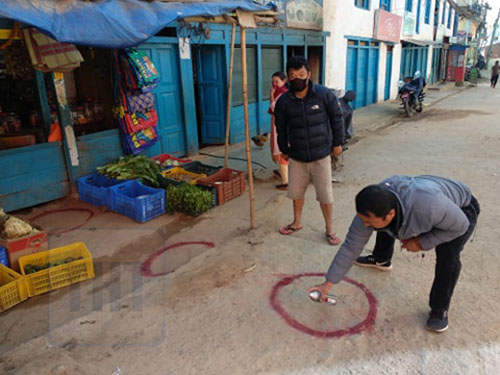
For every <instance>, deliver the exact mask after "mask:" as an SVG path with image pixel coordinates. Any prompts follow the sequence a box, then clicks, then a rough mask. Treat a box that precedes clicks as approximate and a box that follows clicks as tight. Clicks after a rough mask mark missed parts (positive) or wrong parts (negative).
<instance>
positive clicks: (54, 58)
mask: <svg viewBox="0 0 500 375" xmlns="http://www.w3.org/2000/svg"><path fill="white" fill-rule="evenodd" d="M23 33H24V40H25V42H26V46H27V47H28V51H29V54H30V57H31V62H32V64H33V68H34V69H36V70H40V71H42V72H63V73H64V72H70V71H72V70H74V69H76V68H78V67H79V66H80V63H82V62H83V57H82V55H81V54H80V52H79V51H78V49H77V48H76V47H75V46H74V45H73V44H68V43H60V42H58V41H56V40H54V39H52V38H49V37H48V36H47V35H45V34H42V33H41V32H39V31H38V30H37V29H34V28H29V29H23Z"/></svg>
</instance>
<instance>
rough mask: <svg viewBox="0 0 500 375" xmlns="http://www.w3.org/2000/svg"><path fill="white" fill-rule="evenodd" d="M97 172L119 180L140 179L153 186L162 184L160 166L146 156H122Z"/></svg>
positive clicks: (99, 168)
mask: <svg viewBox="0 0 500 375" xmlns="http://www.w3.org/2000/svg"><path fill="white" fill-rule="evenodd" d="M97 172H98V173H100V174H102V175H104V176H106V177H109V178H115V179H117V180H140V181H141V182H143V183H144V184H146V185H149V186H152V187H158V186H160V184H159V182H158V174H159V173H160V172H161V170H160V167H159V166H158V165H157V164H156V163H155V162H154V161H153V160H151V159H148V158H147V157H145V156H142V155H137V156H122V157H120V158H119V159H118V160H117V161H115V162H114V163H110V164H106V165H104V166H102V167H98V168H97Z"/></svg>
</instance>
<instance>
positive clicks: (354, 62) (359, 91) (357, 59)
mask: <svg viewBox="0 0 500 375" xmlns="http://www.w3.org/2000/svg"><path fill="white" fill-rule="evenodd" d="M378 53H379V47H378V43H377V42H367V41H358V40H349V41H348V47H347V65H346V86H345V90H346V91H348V90H354V91H356V100H355V101H354V103H353V108H360V107H364V106H366V105H370V104H372V103H375V102H376V101H377V82H378Z"/></svg>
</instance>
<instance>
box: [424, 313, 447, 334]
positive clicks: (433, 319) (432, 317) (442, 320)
mask: <svg viewBox="0 0 500 375" xmlns="http://www.w3.org/2000/svg"><path fill="white" fill-rule="evenodd" d="M426 328H427V329H428V330H429V331H432V332H437V333H441V332H444V331H446V330H447V329H448V311H446V310H444V311H431V312H430V314H429V319H428V320H427V327H426Z"/></svg>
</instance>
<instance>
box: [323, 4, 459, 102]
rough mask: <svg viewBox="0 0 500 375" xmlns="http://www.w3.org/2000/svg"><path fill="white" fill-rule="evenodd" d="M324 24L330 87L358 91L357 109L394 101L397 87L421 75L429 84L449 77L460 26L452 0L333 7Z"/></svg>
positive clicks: (328, 83)
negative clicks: (449, 53) (449, 48)
mask: <svg viewBox="0 0 500 375" xmlns="http://www.w3.org/2000/svg"><path fill="white" fill-rule="evenodd" d="M324 20H325V31H328V32H329V33H330V36H329V37H328V38H327V44H326V56H327V58H326V72H325V77H326V84H327V85H328V86H329V87H332V88H335V89H342V90H346V91H347V90H355V91H356V92H357V99H356V102H355V103H354V106H355V108H359V107H363V106H366V105H370V104H373V103H376V102H381V101H384V100H389V99H394V98H395V97H396V96H397V92H398V81H399V80H401V79H404V78H406V77H409V76H413V75H414V73H415V72H416V71H420V72H421V75H422V76H423V77H425V78H426V80H427V81H430V82H435V81H437V80H439V79H443V78H444V77H445V73H444V72H445V71H446V67H445V63H444V62H445V61H446V58H445V56H444V54H443V50H444V49H446V47H445V46H444V45H445V44H447V43H448V40H449V38H450V37H451V35H452V33H453V27H454V24H455V10H454V9H453V7H452V6H450V4H449V3H448V1H447V0H352V1H351V0H348V1H331V2H328V4H325V8H324ZM394 34H397V36H395V35H394Z"/></svg>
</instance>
